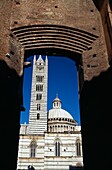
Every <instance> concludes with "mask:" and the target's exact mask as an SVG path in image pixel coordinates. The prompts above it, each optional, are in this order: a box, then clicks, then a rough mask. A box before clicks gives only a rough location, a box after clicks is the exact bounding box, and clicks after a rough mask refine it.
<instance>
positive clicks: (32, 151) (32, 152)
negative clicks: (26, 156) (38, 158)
mask: <svg viewBox="0 0 112 170" xmlns="http://www.w3.org/2000/svg"><path fill="white" fill-rule="evenodd" d="M35 153H36V142H35V141H32V142H31V144H30V157H31V158H33V157H35Z"/></svg>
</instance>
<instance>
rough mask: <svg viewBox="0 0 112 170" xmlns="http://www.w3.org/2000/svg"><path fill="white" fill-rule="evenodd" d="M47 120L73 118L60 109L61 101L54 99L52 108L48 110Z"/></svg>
mask: <svg viewBox="0 0 112 170" xmlns="http://www.w3.org/2000/svg"><path fill="white" fill-rule="evenodd" d="M48 118H49V119H51V118H53V119H54V118H67V119H73V117H72V116H71V115H70V113H68V112H67V111H66V110H64V109H62V108H61V100H60V99H59V98H58V97H56V98H55V99H54V100H53V108H52V109H50V110H49V114H48Z"/></svg>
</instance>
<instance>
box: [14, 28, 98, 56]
mask: <svg viewBox="0 0 112 170" xmlns="http://www.w3.org/2000/svg"><path fill="white" fill-rule="evenodd" d="M11 34H12V36H14V37H15V38H16V39H17V41H19V43H20V44H21V46H22V47H23V48H24V50H25V51H27V50H33V49H58V50H65V51H69V52H72V53H77V54H82V53H83V52H84V51H85V50H87V49H88V47H90V46H91V44H92V43H93V41H95V40H96V38H97V37H98V36H97V35H93V34H92V33H89V32H86V31H83V30H79V29H77V28H71V27H66V26H57V25H30V26H23V27H18V28H15V29H12V30H11ZM54 51H55V50H54Z"/></svg>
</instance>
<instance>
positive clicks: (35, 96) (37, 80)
mask: <svg viewBox="0 0 112 170" xmlns="http://www.w3.org/2000/svg"><path fill="white" fill-rule="evenodd" d="M47 84H48V59H47V56H46V58H45V61H44V60H43V59H42V56H41V55H39V57H38V59H37V60H36V55H35V56H34V59H33V70H32V87H31V101H30V115H29V127H28V133H29V134H43V133H44V132H45V131H46V130H47Z"/></svg>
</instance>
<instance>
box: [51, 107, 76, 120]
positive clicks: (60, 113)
mask: <svg viewBox="0 0 112 170" xmlns="http://www.w3.org/2000/svg"><path fill="white" fill-rule="evenodd" d="M48 118H49V119H51V118H53V119H54V118H67V119H73V117H72V116H71V115H70V114H69V113H68V112H67V111H66V110H64V109H61V108H56V109H54V108H53V109H51V110H49V115H48Z"/></svg>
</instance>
